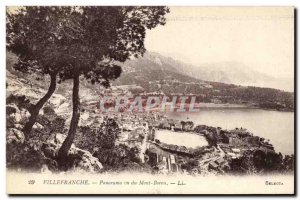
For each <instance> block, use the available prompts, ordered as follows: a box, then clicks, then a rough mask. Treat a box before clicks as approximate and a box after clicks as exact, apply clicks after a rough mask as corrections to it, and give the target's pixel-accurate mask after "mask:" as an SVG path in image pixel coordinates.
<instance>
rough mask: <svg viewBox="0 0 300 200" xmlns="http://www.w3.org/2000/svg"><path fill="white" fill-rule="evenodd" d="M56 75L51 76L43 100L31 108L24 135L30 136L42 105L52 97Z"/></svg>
mask: <svg viewBox="0 0 300 200" xmlns="http://www.w3.org/2000/svg"><path fill="white" fill-rule="evenodd" d="M56 75H57V74H51V75H50V77H51V82H50V86H49V88H48V91H47V93H46V94H45V96H43V98H41V99H40V100H39V101H38V102H37V103H36V104H35V105H34V106H33V107H32V108H31V111H30V117H29V120H28V122H27V123H26V124H25V126H24V128H23V132H24V134H25V136H26V135H28V134H30V132H31V130H32V127H33V125H34V124H35V122H36V118H37V116H38V114H39V112H40V110H41V109H42V107H43V106H44V104H45V103H46V102H47V101H48V100H49V99H50V97H51V96H52V94H53V93H54V91H55V89H56Z"/></svg>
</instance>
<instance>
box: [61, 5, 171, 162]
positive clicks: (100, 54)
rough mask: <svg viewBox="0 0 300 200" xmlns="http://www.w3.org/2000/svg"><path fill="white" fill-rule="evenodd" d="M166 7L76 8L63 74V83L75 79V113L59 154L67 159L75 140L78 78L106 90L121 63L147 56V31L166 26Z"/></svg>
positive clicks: (69, 24)
mask: <svg viewBox="0 0 300 200" xmlns="http://www.w3.org/2000/svg"><path fill="white" fill-rule="evenodd" d="M167 12H168V8H166V7H144V6H141V7H139V6H138V7H91V6H83V7H74V8H73V11H72V13H71V15H70V16H68V18H67V20H66V22H65V24H64V25H63V26H62V30H64V31H63V36H64V37H66V38H68V39H69V41H68V52H69V53H70V55H69V56H70V59H69V65H68V66H67V67H65V68H64V70H62V71H61V72H60V77H61V78H62V80H65V79H69V78H72V79H73V96H72V101H73V113H72V119H71V123H70V128H69V131H68V136H67V138H66V139H65V141H64V142H63V144H62V147H61V148H60V150H59V152H58V160H59V163H60V164H61V165H64V158H65V157H66V156H67V155H68V151H69V149H70V147H71V145H72V143H73V140H74V138H75V134H76V129H77V126H78V121H79V118H80V98H79V77H80V76H81V75H83V76H84V77H85V78H86V79H87V80H89V81H90V82H91V83H92V84H94V83H100V84H102V85H104V86H106V87H108V86H109V82H110V80H114V79H116V78H118V77H119V76H120V74H121V67H120V66H119V65H118V63H120V62H125V61H126V60H128V59H130V58H132V57H138V56H141V55H143V54H144V52H145V47H144V39H145V35H146V29H152V28H155V27H156V26H157V25H159V24H161V25H163V24H165V18H164V15H165V14H166V13H167Z"/></svg>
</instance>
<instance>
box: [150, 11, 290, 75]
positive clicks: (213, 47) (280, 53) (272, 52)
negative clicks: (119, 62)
mask: <svg viewBox="0 0 300 200" xmlns="http://www.w3.org/2000/svg"><path fill="white" fill-rule="evenodd" d="M293 15H294V14H293V8H292V7H260V8H255V7H242V8H241V7H240V8H238V9H237V8H232V7H231V8H230V7H223V8H221V7H170V13H169V14H167V16H166V18H167V23H166V25H164V26H159V27H156V28H155V29H152V30H150V31H147V35H146V39H145V46H146V49H147V50H149V51H153V52H158V53H161V54H163V55H166V56H171V57H173V58H175V59H178V60H181V61H184V62H186V63H191V64H194V65H198V66H199V65H200V64H201V63H220V62H240V63H243V64H245V65H247V66H248V67H250V68H251V69H253V70H256V71H258V72H262V73H266V74H269V75H271V76H273V77H285V78H291V79H293V77H294V21H293Z"/></svg>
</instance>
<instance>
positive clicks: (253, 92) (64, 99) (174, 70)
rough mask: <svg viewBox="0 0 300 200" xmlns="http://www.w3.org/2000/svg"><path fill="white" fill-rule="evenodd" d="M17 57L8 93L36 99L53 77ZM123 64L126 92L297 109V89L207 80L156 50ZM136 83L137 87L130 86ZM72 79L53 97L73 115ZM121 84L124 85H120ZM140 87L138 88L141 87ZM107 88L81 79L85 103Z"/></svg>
mask: <svg viewBox="0 0 300 200" xmlns="http://www.w3.org/2000/svg"><path fill="white" fill-rule="evenodd" d="M16 61H17V57H16V56H14V55H13V54H11V53H9V52H8V53H7V63H6V64H7V67H6V87H7V88H6V95H7V97H9V96H10V95H21V96H26V97H27V98H28V99H29V100H30V102H31V103H35V102H36V101H37V100H38V99H39V98H41V96H42V95H43V94H45V93H46V90H47V89H48V84H49V82H50V81H49V77H40V76H38V75H37V74H24V73H21V72H18V71H15V70H14V69H13V64H14V63H15V62H16ZM121 65H122V69H123V73H122V74H121V77H119V78H118V79H117V80H116V81H114V82H113V85H122V86H123V87H122V88H124V92H126V90H127V89H128V90H130V91H131V92H133V93H134V94H140V92H143V91H145V92H158V91H160V92H162V93H164V94H165V95H171V96H173V95H176V96H178V95H179V96H180V95H186V94H192V95H194V96H196V97H197V102H201V103H214V104H216V103H217V104H219V105H220V104H226V105H230V104H238V105H245V106H254V107H259V108H265V109H276V110H284V111H293V110H294V93H292V92H285V91H282V90H278V89H272V88H261V87H253V86H241V85H234V84H227V83H221V82H213V81H203V80H200V79H197V78H194V77H192V76H189V75H187V74H185V73H183V72H182V71H181V70H182V69H184V67H186V68H188V67H189V65H187V64H184V63H182V62H178V61H175V60H174V59H172V58H168V57H163V56H161V55H159V54H155V53H147V54H146V55H145V56H144V57H142V58H139V59H135V60H130V61H128V62H126V63H124V64H121ZM126 85H136V86H137V87H132V86H126ZM72 86H73V84H72V80H67V81H64V82H62V83H61V84H58V85H57V89H56V91H55V94H54V95H53V97H52V98H51V99H50V104H52V105H54V107H55V108H54V109H55V111H56V112H57V113H60V114H63V115H66V116H69V115H70V112H69V111H68V110H69V109H71V97H72V95H71V94H72ZM120 88H121V87H120ZM137 88H138V89H137ZM103 92H104V88H103V87H100V86H99V85H97V84H95V85H92V84H90V83H89V82H87V81H86V80H85V79H84V78H83V77H81V79H80V99H81V102H82V104H83V105H89V104H90V103H91V102H95V101H98V100H99V95H102V94H103Z"/></svg>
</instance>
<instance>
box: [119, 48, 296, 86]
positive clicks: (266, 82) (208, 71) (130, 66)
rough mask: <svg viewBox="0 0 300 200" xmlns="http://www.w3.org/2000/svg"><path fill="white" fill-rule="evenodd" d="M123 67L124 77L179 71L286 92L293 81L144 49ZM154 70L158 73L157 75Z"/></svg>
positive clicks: (242, 66) (232, 64)
mask: <svg viewBox="0 0 300 200" xmlns="http://www.w3.org/2000/svg"><path fill="white" fill-rule="evenodd" d="M123 67H124V69H125V70H124V74H125V76H126V74H131V75H132V74H139V73H141V72H145V73H150V74H148V75H149V76H151V75H153V76H152V77H149V78H152V79H151V80H153V78H154V79H155V78H158V79H159V78H160V77H161V76H163V75H166V72H167V75H170V73H171V74H181V75H186V76H188V77H190V78H191V77H192V78H195V79H198V80H199V79H200V80H204V81H212V82H221V83H227V84H236V85H243V86H257V87H268V88H276V89H280V90H286V91H293V86H294V84H293V80H290V79H285V78H275V77H272V76H269V75H267V74H264V73H261V72H257V71H255V70H253V69H251V68H250V67H248V66H246V65H245V64H243V63H239V62H223V63H208V64H201V65H199V66H195V65H191V64H187V63H184V62H181V61H179V60H175V59H173V58H171V57H167V56H163V55H161V54H158V53H155V52H147V53H146V54H145V55H144V56H143V57H142V58H139V59H136V60H131V61H128V62H126V63H125V65H124V66H123ZM154 72H155V73H154ZM153 73H154V74H153ZM156 73H158V75H159V76H158V77H157V74H156ZM148 75H147V76H148ZM160 75H161V76H160ZM124 78H125V77H124ZM186 78H187V77H186ZM186 78H185V79H186ZM122 81H123V80H122ZM131 81H134V80H131ZM126 82H128V81H126ZM129 82H130V81H129Z"/></svg>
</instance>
